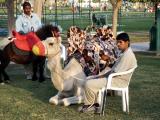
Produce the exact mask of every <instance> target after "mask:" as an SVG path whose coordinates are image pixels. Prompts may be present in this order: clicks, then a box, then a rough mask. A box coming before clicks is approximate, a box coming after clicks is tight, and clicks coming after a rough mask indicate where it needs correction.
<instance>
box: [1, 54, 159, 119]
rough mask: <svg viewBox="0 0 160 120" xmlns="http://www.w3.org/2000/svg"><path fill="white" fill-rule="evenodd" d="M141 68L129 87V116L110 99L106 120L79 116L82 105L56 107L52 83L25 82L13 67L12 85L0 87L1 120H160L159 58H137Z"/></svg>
mask: <svg viewBox="0 0 160 120" xmlns="http://www.w3.org/2000/svg"><path fill="white" fill-rule="evenodd" d="M136 56H137V59H138V68H137V69H136V71H135V73H134V75H133V77H132V81H131V84H130V93H129V94H130V113H129V114H126V113H123V112H122V109H121V106H122V103H121V97H119V96H114V97H108V99H107V100H108V101H107V106H106V110H105V116H101V117H100V116H99V115H96V114H90V113H78V112H77V108H78V106H79V105H72V106H69V107H64V106H54V105H50V104H49V103H48V99H49V98H50V97H51V96H53V95H54V94H56V93H57V91H56V90H55V88H54V87H53V85H52V83H51V81H50V79H48V80H46V81H45V82H44V83H38V82H37V81H30V80H25V76H24V70H23V67H22V66H20V65H15V64H10V66H9V67H8V68H7V72H8V73H9V75H10V76H11V79H12V83H11V84H9V85H0V95H1V97H0V120H93V119H94V120H106V119H108V120H157V119H159V117H160V104H159V101H160V94H159V93H160V89H159V86H160V81H159V78H160V74H159V71H160V62H159V61H160V57H157V56H152V55H145V54H136Z"/></svg>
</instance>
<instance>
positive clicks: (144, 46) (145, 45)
mask: <svg viewBox="0 0 160 120" xmlns="http://www.w3.org/2000/svg"><path fill="white" fill-rule="evenodd" d="M131 48H132V50H133V51H135V52H138V51H148V50H149V42H140V43H139V42H138V43H131Z"/></svg>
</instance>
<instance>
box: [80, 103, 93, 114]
mask: <svg viewBox="0 0 160 120" xmlns="http://www.w3.org/2000/svg"><path fill="white" fill-rule="evenodd" d="M78 111H79V112H82V113H87V112H89V113H90V112H91V113H92V112H93V113H95V112H96V107H95V106H94V105H93V106H90V105H84V106H81V107H79V108H78Z"/></svg>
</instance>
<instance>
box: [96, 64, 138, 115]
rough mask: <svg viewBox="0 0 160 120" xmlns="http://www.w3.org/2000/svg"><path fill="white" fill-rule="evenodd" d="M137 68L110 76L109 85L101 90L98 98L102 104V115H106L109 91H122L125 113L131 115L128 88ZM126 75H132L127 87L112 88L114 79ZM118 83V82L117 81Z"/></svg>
mask: <svg viewBox="0 0 160 120" xmlns="http://www.w3.org/2000/svg"><path fill="white" fill-rule="evenodd" d="M136 67H137V66H135V67H134V68H132V69H129V70H127V71H125V72H119V73H112V74H110V75H109V76H108V83H107V85H106V87H103V88H102V89H101V90H99V97H98V103H99V104H100V111H99V112H100V114H101V115H104V108H105V103H106V96H107V90H114V91H120V92H121V93H122V108H123V111H124V112H128V113H129V90H128V86H129V83H130V79H131V77H132V74H133V72H134V70H135V69H136ZM126 74H131V75H130V77H129V78H128V79H129V80H128V81H127V82H128V83H127V84H128V85H127V86H126V87H121V88H120V87H113V86H112V78H113V77H115V76H119V75H126ZM117 82H118V80H117Z"/></svg>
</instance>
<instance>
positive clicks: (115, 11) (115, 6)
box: [110, 0, 160, 37]
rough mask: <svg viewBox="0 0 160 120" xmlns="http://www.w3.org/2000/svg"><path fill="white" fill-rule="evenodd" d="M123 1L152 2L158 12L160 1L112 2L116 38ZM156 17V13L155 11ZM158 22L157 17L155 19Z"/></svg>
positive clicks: (113, 0)
mask: <svg viewBox="0 0 160 120" xmlns="http://www.w3.org/2000/svg"><path fill="white" fill-rule="evenodd" d="M122 1H128V2H152V3H153V4H154V5H155V10H157V5H158V3H159V2H160V0H110V3H111V4H112V8H113V16H112V30H113V35H114V37H115V36H116V35H117V22H118V10H119V8H120V7H121V5H122ZM155 16H156V11H155ZM155 20H156V17H155Z"/></svg>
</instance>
